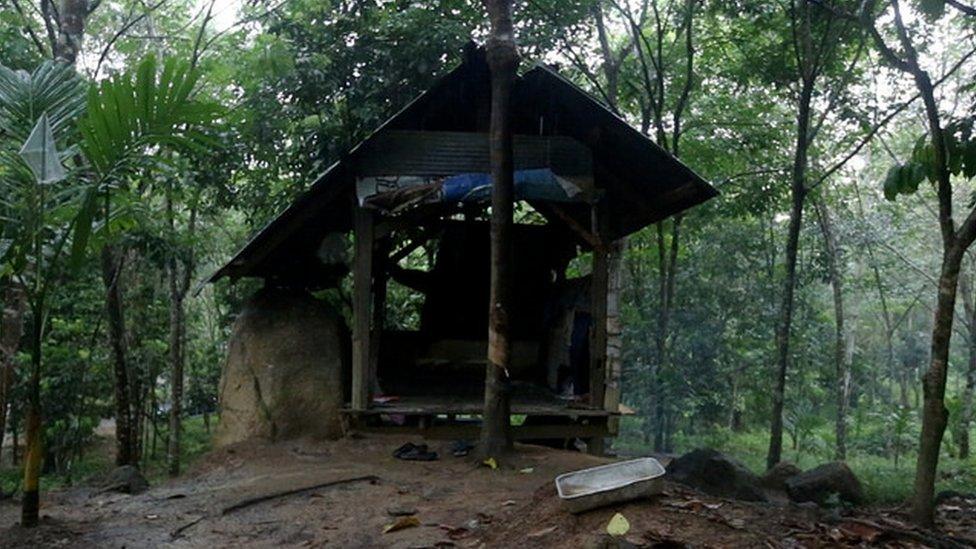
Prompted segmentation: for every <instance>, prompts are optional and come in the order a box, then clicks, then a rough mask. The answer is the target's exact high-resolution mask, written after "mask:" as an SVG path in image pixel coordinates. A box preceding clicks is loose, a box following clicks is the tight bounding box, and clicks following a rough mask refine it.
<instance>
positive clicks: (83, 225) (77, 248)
mask: <svg viewBox="0 0 976 549" xmlns="http://www.w3.org/2000/svg"><path fill="white" fill-rule="evenodd" d="M97 207H98V189H97V188H95V187H91V188H90V189H89V190H88V192H87V193H85V198H84V201H83V202H82V206H81V208H80V209H79V211H78V216H77V217H76V218H75V223H74V234H73V235H72V238H71V257H70V258H69V260H68V266H69V267H68V268H69V269H70V270H72V271H77V270H78V269H80V268H81V266H82V262H83V261H84V260H85V252H86V251H87V250H88V241H89V239H90V238H91V232H92V221H93V220H94V218H95V212H96V209H97Z"/></svg>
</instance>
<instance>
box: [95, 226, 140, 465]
mask: <svg viewBox="0 0 976 549" xmlns="http://www.w3.org/2000/svg"><path fill="white" fill-rule="evenodd" d="M101 255H102V257H101V261H102V282H103V283H104V285H105V312H106V316H107V317H108V340H109V347H110V349H109V350H110V353H111V357H112V359H111V360H112V367H113V369H114V372H115V444H116V454H115V464H116V465H135V464H136V463H137V461H138V459H137V456H136V452H135V441H134V440H133V431H132V410H131V407H130V402H129V396H130V395H129V391H130V387H129V369H128V364H127V363H126V350H125V316H124V312H123V309H122V291H121V284H120V282H119V278H120V277H121V275H122V258H121V251H120V250H116V248H115V246H113V245H111V244H106V245H105V246H103V247H102V253H101Z"/></svg>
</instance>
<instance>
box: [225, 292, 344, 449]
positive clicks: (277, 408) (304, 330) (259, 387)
mask: <svg viewBox="0 0 976 549" xmlns="http://www.w3.org/2000/svg"><path fill="white" fill-rule="evenodd" d="M348 347H349V337H348V330H347V329H346V326H345V323H344V322H343V320H342V317H341V316H340V315H339V314H338V313H336V312H335V311H333V310H332V309H331V308H330V307H329V306H327V305H326V304H324V303H323V302H322V301H320V300H317V299H315V298H314V297H312V296H311V295H310V294H308V293H306V292H296V291H286V290H279V289H268V288H266V289H263V290H260V291H259V292H257V293H256V294H255V295H254V296H253V297H251V299H250V300H249V301H248V303H247V304H246V305H245V307H244V310H243V311H242V312H241V314H240V316H239V317H238V318H237V321H236V322H235V323H234V329H233V334H232V335H231V339H230V344H229V346H228V348H229V351H228V357H227V362H226V363H225V364H224V370H223V373H222V375H221V380H220V408H221V414H220V423H219V425H218V426H217V432H216V436H215V439H214V442H215V445H216V446H226V445H228V444H233V443H236V442H241V441H244V440H248V439H263V440H270V441H275V440H284V439H291V438H299V437H309V438H313V439H334V438H338V437H339V436H341V435H342V426H341V420H340V415H339V414H340V412H339V411H340V408H341V407H342V403H343V400H344V398H343V384H342V379H343V376H344V375H345V372H346V371H347V369H346V365H347V364H348V361H347V360H346V357H347V356H348Z"/></svg>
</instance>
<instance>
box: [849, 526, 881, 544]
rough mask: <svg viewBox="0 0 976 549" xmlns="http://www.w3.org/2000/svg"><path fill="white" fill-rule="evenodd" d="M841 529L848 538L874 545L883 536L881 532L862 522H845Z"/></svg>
mask: <svg viewBox="0 0 976 549" xmlns="http://www.w3.org/2000/svg"><path fill="white" fill-rule="evenodd" d="M839 528H840V531H841V532H843V533H845V534H847V535H848V536H850V537H853V538H857V539H859V540H862V541H866V542H868V543H874V541H875V540H877V539H878V538H879V537H881V534H882V532H881V530H879V529H877V528H874V527H871V526H868V525H867V524H863V523H860V522H845V523H843V524H841V525H840V527H839Z"/></svg>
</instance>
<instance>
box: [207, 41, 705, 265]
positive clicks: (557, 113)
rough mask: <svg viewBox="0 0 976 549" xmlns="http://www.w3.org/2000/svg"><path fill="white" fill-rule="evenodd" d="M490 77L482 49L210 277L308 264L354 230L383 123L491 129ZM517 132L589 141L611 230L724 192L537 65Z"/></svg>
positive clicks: (524, 90) (521, 92)
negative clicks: (358, 190) (328, 241)
mask: <svg viewBox="0 0 976 549" xmlns="http://www.w3.org/2000/svg"><path fill="white" fill-rule="evenodd" d="M489 90H490V81H489V74H488V67H487V64H486V62H485V60H484V54H483V51H481V50H478V51H477V52H475V53H474V54H473V55H471V54H469V55H468V58H467V59H466V60H465V62H463V63H461V64H460V65H459V66H457V67H456V68H454V69H453V70H452V71H451V72H449V73H448V74H447V75H445V76H444V77H443V78H441V79H440V80H439V81H438V82H437V83H435V84H434V86H432V87H431V88H430V89H428V90H427V91H425V92H424V93H422V94H420V95H419V96H418V97H417V98H415V99H414V100H413V101H411V102H410V103H409V104H408V105H407V106H406V107H404V108H403V109H401V110H400V111H399V112H398V113H397V114H395V115H394V116H393V117H391V118H390V119H388V120H387V121H386V122H384V123H383V124H382V125H381V126H380V127H378V128H377V129H376V130H374V131H373V132H372V133H371V134H370V135H369V137H367V138H366V139H364V140H363V141H362V142H360V143H359V144H357V145H356V146H355V147H353V148H352V149H351V150H350V151H349V153H348V154H347V155H346V157H345V158H343V160H341V161H339V162H336V163H335V164H333V165H332V166H330V167H329V168H328V169H327V170H326V171H325V172H324V173H323V174H322V175H320V176H319V177H318V178H316V180H315V182H314V183H313V184H312V185H311V186H310V187H309V189H308V190H307V191H306V192H304V193H303V194H302V195H301V196H299V197H298V198H297V199H296V200H295V201H294V202H293V203H292V204H291V205H290V206H289V207H288V208H286V209H285V210H284V211H283V212H282V213H281V214H280V215H278V216H277V217H276V218H275V219H273V220H272V221H271V222H270V223H268V224H267V225H266V226H265V227H264V228H263V229H262V230H261V231H259V232H258V233H257V234H256V235H255V236H254V237H253V238H252V239H251V240H250V241H249V242H248V243H247V244H246V245H245V246H244V248H242V249H241V250H240V251H239V252H237V254H235V255H234V257H233V258H232V259H231V260H230V261H229V262H228V263H227V264H225V265H224V266H223V267H221V268H220V269H218V270H217V271H216V272H215V273H213V274H212V275H211V276H210V277H208V279H207V281H208V282H213V281H216V280H219V279H220V278H223V277H232V278H240V277H247V276H257V277H268V276H285V275H286V274H287V270H288V269H301V268H302V264H301V261H303V259H302V258H308V257H310V255H313V254H314V251H315V249H316V248H317V246H318V243H319V242H320V241H321V239H322V237H324V235H325V234H327V233H328V232H330V231H344V230H348V229H349V227H350V223H351V216H350V210H351V206H352V201H351V199H350V197H349V194H350V193H352V192H353V191H352V189H353V186H354V185H353V183H354V177H355V174H354V173H353V172H354V170H355V166H357V165H358V162H359V160H360V159H361V157H362V155H364V154H370V153H369V151H370V148H371V147H370V144H371V143H373V142H374V141H376V140H377V136H379V135H380V134H381V132H383V131H384V130H386V129H390V130H394V129H395V130H411V131H444V132H484V131H487V129H488V128H487V116H488V100H489ZM512 104H513V108H514V111H515V112H514V114H515V120H514V123H515V130H516V133H520V134H527V135H537V134H543V135H565V136H568V137H572V138H573V139H575V140H577V141H579V142H580V143H583V144H584V145H586V146H588V147H590V149H591V150H592V152H593V163H594V170H595V171H596V173H597V178H598V179H601V180H602V181H603V185H604V187H605V188H606V200H608V207H609V214H610V218H611V227H610V229H611V233H612V236H613V237H614V238H618V237H622V236H625V235H627V234H630V233H632V232H634V231H636V230H639V229H640V228H642V227H645V226H647V225H648V224H650V223H653V222H655V221H659V220H661V219H664V218H666V217H669V216H671V215H674V214H676V213H679V212H681V211H684V210H686V209H688V208H690V207H692V206H695V205H697V204H700V203H702V202H704V201H706V200H708V199H709V198H712V197H714V196H716V195H717V194H718V192H717V191H716V190H715V189H714V188H713V187H712V186H711V185H709V184H708V183H707V182H706V181H705V180H704V179H702V178H701V177H700V176H698V175H697V174H696V173H695V172H694V171H692V170H691V169H690V168H689V167H688V166H686V165H685V164H683V163H682V162H681V161H679V160H678V159H677V158H675V157H674V156H672V155H671V154H669V153H668V152H667V151H665V150H664V149H663V148H661V147H659V146H658V145H657V144H656V143H654V142H653V141H652V140H651V139H649V138H648V137H647V136H645V135H643V134H641V133H640V132H639V131H637V130H636V129H635V128H633V127H632V126H630V124H628V123H627V122H626V121H624V120H623V119H621V118H620V117H618V116H617V115H616V114H614V113H613V112H612V111H611V110H609V109H608V108H607V107H605V106H604V105H603V104H602V103H600V102H599V101H598V100H596V99H595V98H594V97H593V96H591V95H590V94H588V93H586V92H585V91H583V90H582V89H580V88H579V87H578V86H576V85H575V84H573V83H572V82H570V81H569V80H567V79H566V78H565V77H563V76H562V75H560V74H559V73H558V72H556V71H555V70H553V69H551V68H549V67H546V66H543V65H537V66H535V67H533V68H532V69H530V70H529V71H527V72H526V73H525V74H523V75H522V76H521V77H520V78H519V79H518V80H517V82H516V87H515V90H514V94H513V102H512Z"/></svg>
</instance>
